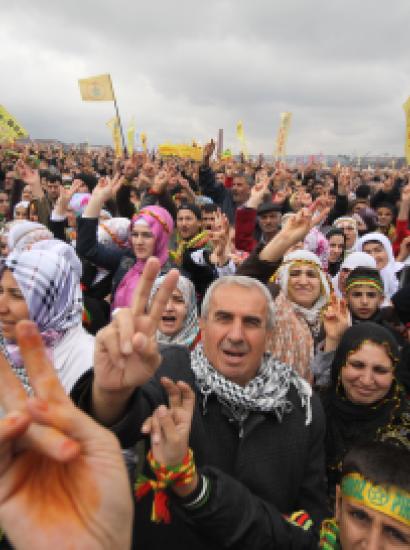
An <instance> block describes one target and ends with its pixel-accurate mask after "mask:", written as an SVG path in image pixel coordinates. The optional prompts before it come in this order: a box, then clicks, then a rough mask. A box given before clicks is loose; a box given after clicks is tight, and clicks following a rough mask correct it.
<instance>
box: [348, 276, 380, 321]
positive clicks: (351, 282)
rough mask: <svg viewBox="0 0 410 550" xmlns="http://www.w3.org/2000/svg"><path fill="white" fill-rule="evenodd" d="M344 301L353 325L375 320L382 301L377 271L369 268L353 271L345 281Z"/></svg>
mask: <svg viewBox="0 0 410 550" xmlns="http://www.w3.org/2000/svg"><path fill="white" fill-rule="evenodd" d="M346 300H347V305H348V307H349V310H350V313H351V315H352V320H353V323H355V322H360V321H374V320H376V319H377V317H378V316H379V313H380V308H381V305H382V303H383V300H384V288H383V279H382V278H381V275H380V273H379V271H378V270H377V269H373V268H371V267H356V269H353V270H352V271H351V272H350V273H349V275H348V277H347V279H346ZM376 322H377V320H376Z"/></svg>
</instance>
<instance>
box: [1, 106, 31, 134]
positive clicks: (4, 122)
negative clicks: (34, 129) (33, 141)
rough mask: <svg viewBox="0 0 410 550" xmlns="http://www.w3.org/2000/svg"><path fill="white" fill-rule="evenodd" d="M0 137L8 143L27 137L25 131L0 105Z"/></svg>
mask: <svg viewBox="0 0 410 550" xmlns="http://www.w3.org/2000/svg"><path fill="white" fill-rule="evenodd" d="M0 136H1V137H2V138H3V139H5V140H8V141H14V140H15V139H18V138H24V137H27V136H28V132H27V130H25V129H24V128H23V126H22V125H21V124H20V123H19V122H17V120H16V119H15V118H14V116H13V115H11V114H10V113H9V112H8V111H7V109H5V107H3V105H0Z"/></svg>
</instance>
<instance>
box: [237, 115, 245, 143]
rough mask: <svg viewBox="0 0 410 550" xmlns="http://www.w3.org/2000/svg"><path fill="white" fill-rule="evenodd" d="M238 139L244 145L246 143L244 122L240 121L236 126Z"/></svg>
mask: <svg viewBox="0 0 410 550" xmlns="http://www.w3.org/2000/svg"><path fill="white" fill-rule="evenodd" d="M236 137H237V138H238V140H239V141H240V142H241V143H243V142H244V141H245V132H244V129H243V122H242V120H239V121H238V123H237V125H236Z"/></svg>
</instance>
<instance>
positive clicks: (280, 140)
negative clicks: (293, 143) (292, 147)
mask: <svg viewBox="0 0 410 550" xmlns="http://www.w3.org/2000/svg"><path fill="white" fill-rule="evenodd" d="M291 119H292V113H289V112H285V113H281V114H280V126H279V131H278V137H277V138H276V148H275V155H274V156H275V158H276V159H279V158H281V157H282V158H283V157H285V156H286V142H287V139H288V134H289V127H290V121H291Z"/></svg>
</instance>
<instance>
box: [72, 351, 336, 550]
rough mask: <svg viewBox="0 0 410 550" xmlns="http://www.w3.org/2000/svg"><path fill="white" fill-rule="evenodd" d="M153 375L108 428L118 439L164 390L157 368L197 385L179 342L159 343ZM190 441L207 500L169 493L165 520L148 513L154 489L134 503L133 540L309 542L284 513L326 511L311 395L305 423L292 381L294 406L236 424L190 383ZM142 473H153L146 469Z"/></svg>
mask: <svg viewBox="0 0 410 550" xmlns="http://www.w3.org/2000/svg"><path fill="white" fill-rule="evenodd" d="M162 356H163V361H162V364H161V366H160V368H159V370H158V372H157V374H156V376H155V377H154V378H153V379H152V380H151V381H150V382H148V383H147V384H146V385H145V386H143V387H142V388H140V389H138V390H136V392H135V393H134V395H133V396H132V397H131V399H130V401H129V404H128V408H127V413H126V416H125V417H124V418H123V419H122V421H120V422H119V423H118V424H117V425H115V426H113V427H112V429H113V431H114V432H115V434H116V435H117V436H118V438H119V440H120V441H121V444H122V446H123V447H125V448H127V447H130V446H132V445H134V444H135V442H136V441H138V440H139V439H141V425H142V422H143V421H144V420H145V419H146V418H147V417H148V416H150V415H151V414H152V412H153V410H154V409H155V408H156V407H157V406H158V405H159V404H161V403H166V395H165V394H164V391H163V389H162V386H161V385H160V384H159V378H160V377H161V376H168V377H169V378H171V379H173V380H184V381H186V382H187V383H188V384H189V385H190V386H191V387H192V388H194V389H195V380H194V375H193V371H192V370H191V368H190V356H189V354H188V351H187V350H186V349H185V348H182V347H180V346H168V347H165V348H163V349H162ZM91 381H92V374H89V375H88V377H87V376H85V377H83V379H82V380H80V381H79V382H78V383H77V385H76V388H75V389H74V390H73V392H72V397H73V399H74V401H75V402H76V403H78V404H79V406H80V407H81V408H82V409H84V410H85V411H86V412H90V409H91V407H90V402H91V401H90V397H91ZM195 391H196V405H195V410H194V417H193V422H192V429H191V435H190V446H191V448H192V449H193V451H194V457H195V462H196V465H197V467H198V470H199V472H200V473H202V474H204V475H206V476H207V477H208V478H209V479H210V481H211V497H210V500H209V501H208V502H207V503H206V504H205V505H204V506H203V507H202V508H200V509H198V510H195V511H190V512H189V513H188V511H186V509H184V507H183V505H182V502H183V501H182V500H181V499H178V498H177V497H175V496H172V497H171V517H172V522H171V524H170V525H162V524H159V525H158V524H153V523H152V522H151V521H150V519H149V515H150V509H151V505H152V495H151V496H149V497H148V496H147V497H145V498H144V499H143V500H142V501H141V502H140V503H137V505H136V512H135V527H134V529H135V546H134V547H135V548H137V547H138V548H144V550H150V549H155V550H156V549H159V548H178V549H180V550H184V549H190V550H191V549H195V550H202V549H207V550H216V549H222V548H229V549H233V548H235V549H238V550H239V549H240V550H247V549H249V550H250V549H252V550H262V549H266V550H267V549H274V548H278V549H279V548H280V549H283V550H285V549H295V550H302V549H304V548H305V549H313V548H317V537H316V533H315V530H310V531H309V532H306V531H304V530H303V529H301V528H299V527H296V526H294V525H292V524H291V523H289V522H288V521H286V520H285V519H284V518H283V515H282V514H291V513H292V512H295V511H297V510H301V509H304V510H306V511H307V512H308V513H309V514H310V516H311V517H312V519H313V520H314V521H315V524H316V525H319V524H320V522H321V520H322V519H323V517H325V515H326V508H325V486H324V447H323V438H324V433H325V424H324V416H323V411H322V408H321V405H320V402H319V399H318V398H317V396H316V395H314V396H313V399H312V414H313V420H312V422H311V424H310V425H308V426H306V424H305V422H306V410H305V409H304V408H302V407H301V405H300V400H299V397H298V395H297V393H296V390H294V389H293V388H292V389H291V390H290V391H289V393H288V399H289V401H290V402H291V403H292V406H293V409H292V411H291V412H289V413H287V414H285V416H284V418H283V421H282V422H278V420H277V419H276V416H275V415H274V414H262V413H256V412H255V413H251V414H250V415H249V417H248V418H247V420H246V421H245V423H244V434H243V437H242V438H241V437H239V426H238V425H237V423H236V422H235V421H233V420H232V418H231V415H230V413H229V411H228V410H227V409H225V408H224V407H223V406H222V405H221V404H220V403H219V402H218V401H217V399H216V398H215V397H214V396H213V395H211V396H210V397H209V398H208V401H207V403H206V408H205V410H204V409H203V402H202V398H201V394H200V392H199V391H198V390H196V389H195ZM148 475H150V476H152V474H149V472H148Z"/></svg>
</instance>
